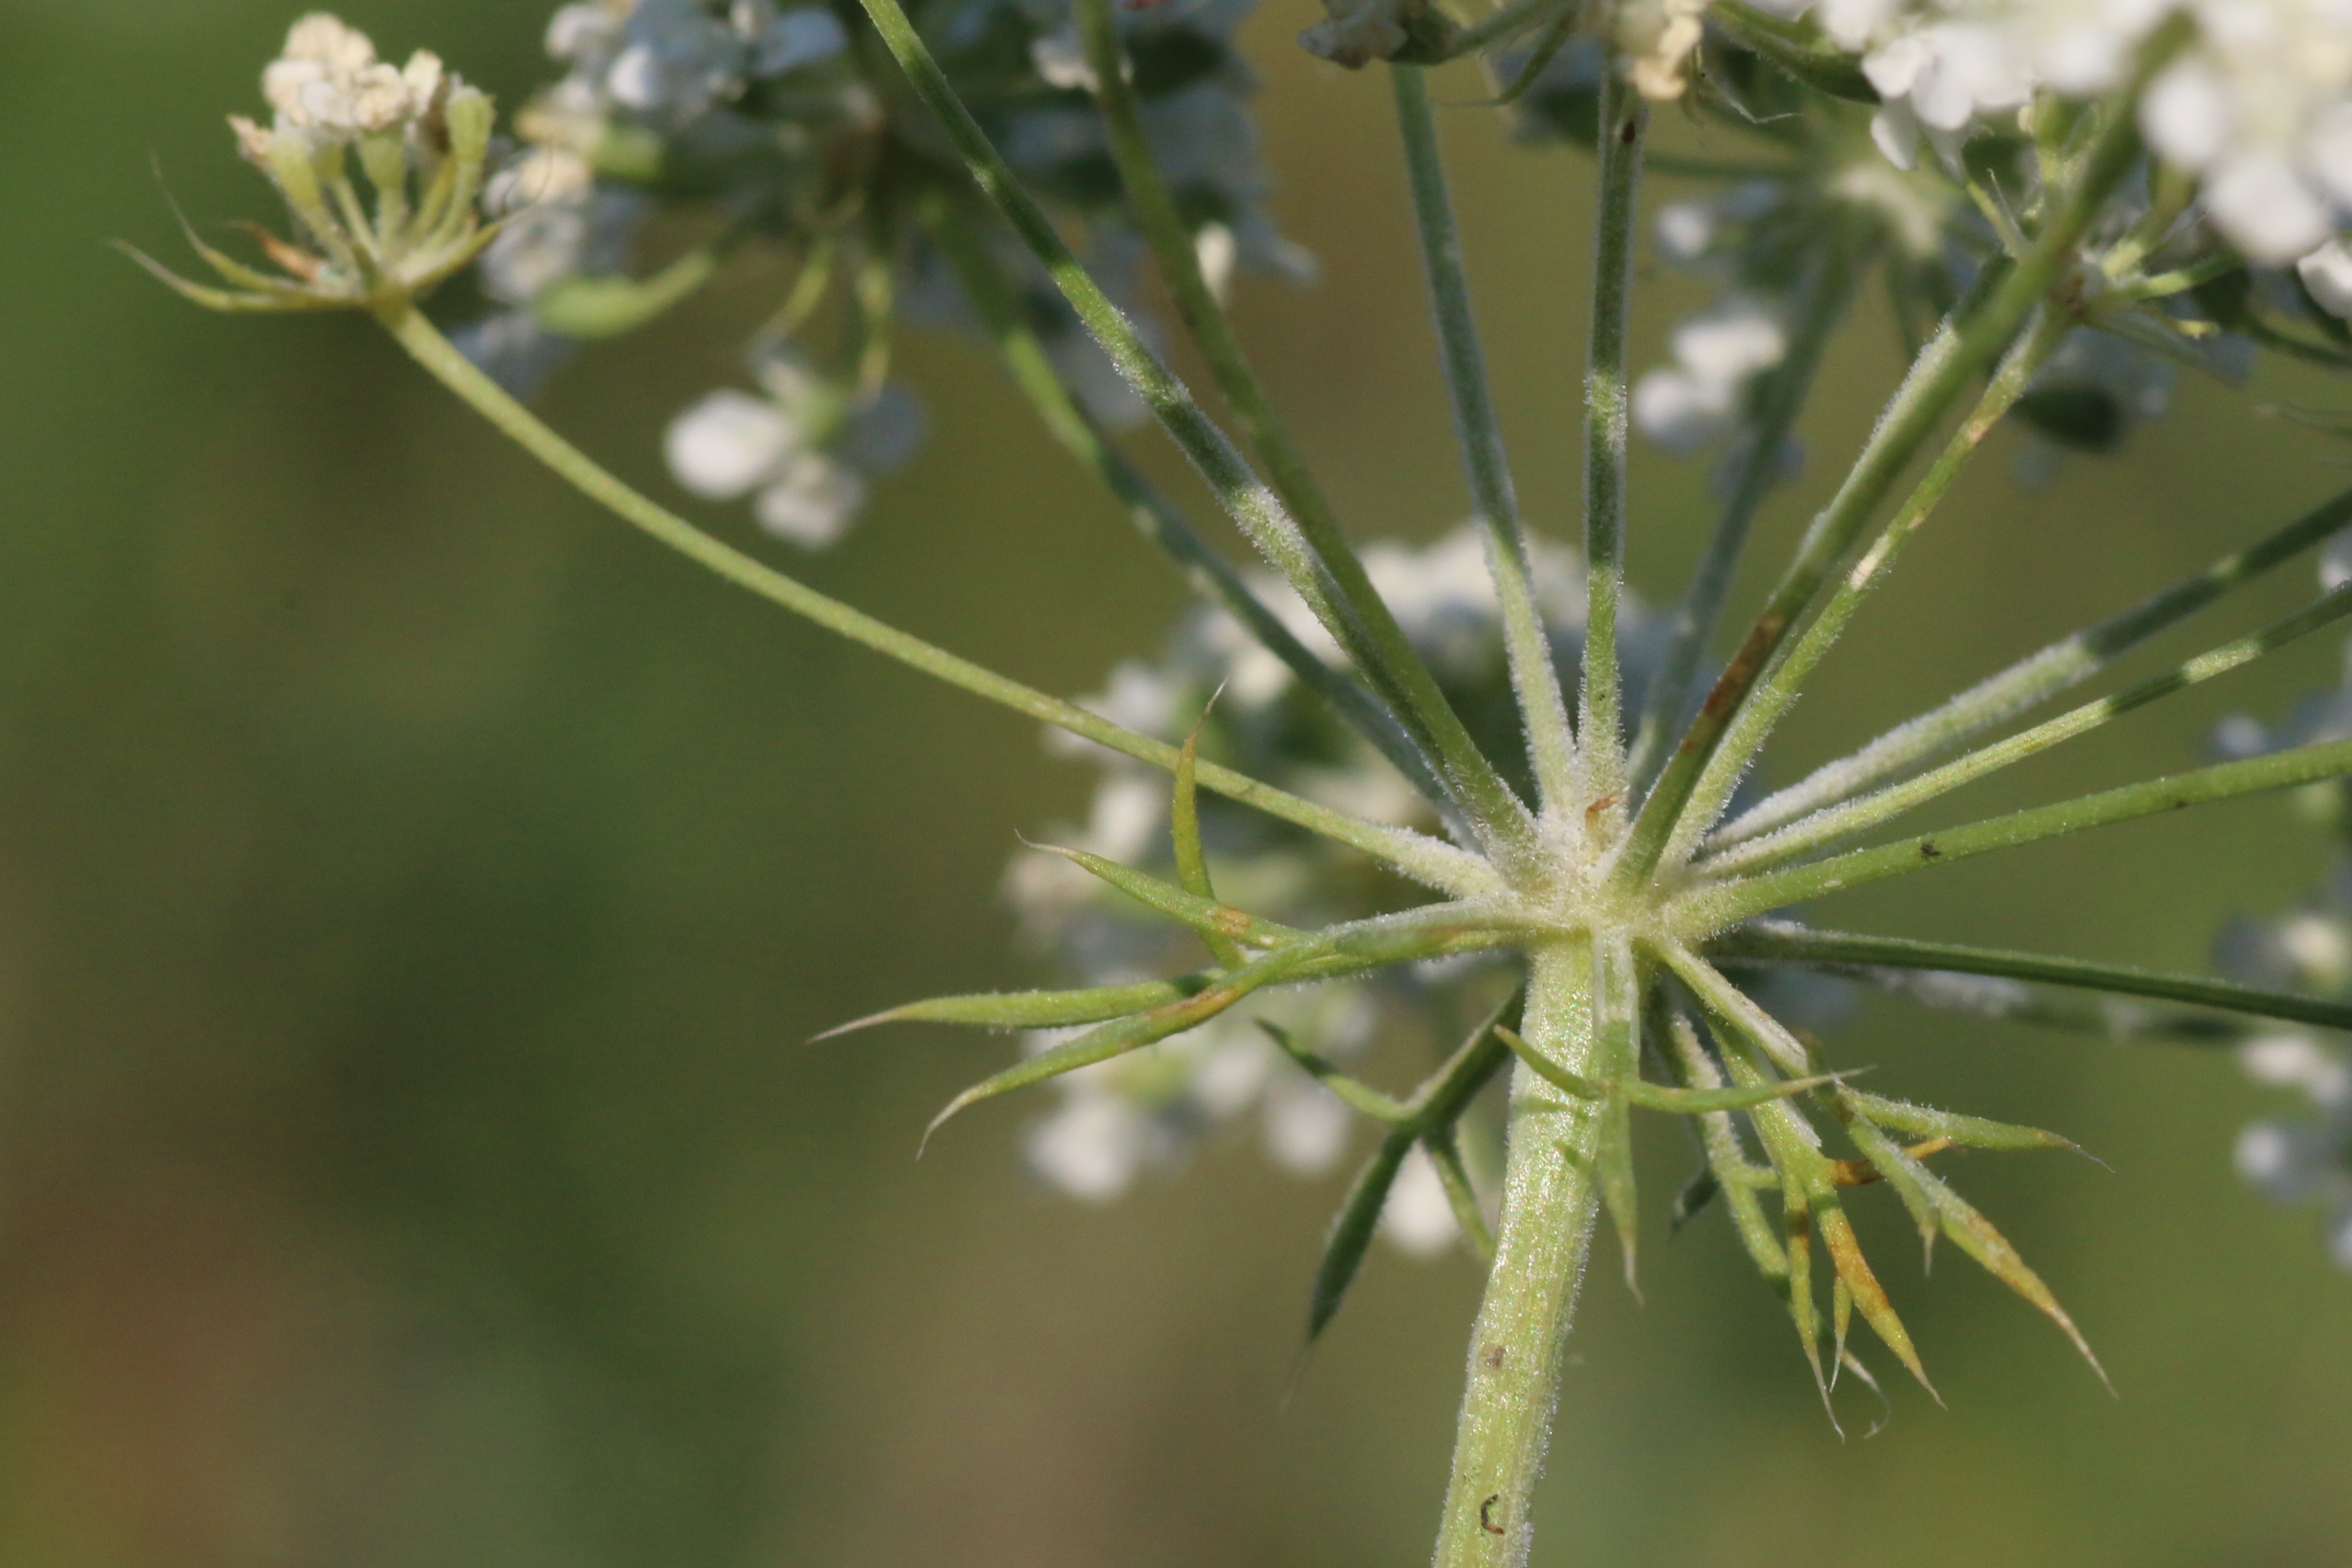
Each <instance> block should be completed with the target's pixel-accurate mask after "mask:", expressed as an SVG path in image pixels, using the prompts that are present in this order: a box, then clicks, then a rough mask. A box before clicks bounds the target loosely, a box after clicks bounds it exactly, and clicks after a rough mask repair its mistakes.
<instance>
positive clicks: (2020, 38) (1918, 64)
mask: <svg viewBox="0 0 2352 1568" xmlns="http://www.w3.org/2000/svg"><path fill="white" fill-rule="evenodd" d="M1763 4H1764V5H1765V7H1766V8H1767V9H1769V10H1772V11H1775V12H1778V13H1779V14H1780V15H1782V16H1802V15H1806V14H1808V13H1810V14H1811V15H1812V16H1815V17H1816V18H1817V19H1818V21H1819V22H1820V25H1821V26H1822V31H1823V32H1824V33H1825V34H1827V36H1828V37H1829V38H1830V39H1831V40H1832V42H1834V43H1835V44H1836V45H1838V46H1839V47H1842V48H1844V49H1847V50H1850V51H1852V52H1854V53H1856V54H1859V55H1860V56H1861V57H1862V64H1863V70H1864V74H1865V75H1866V76H1867V77H1868V78H1869V79H1870V83H1871V85H1872V86H1873V87H1874V88H1875V89H1877V91H1878V93H1879V96H1880V98H1881V99H1882V100H1883V107H1882V108H1881V110H1880V111H1879V114H1878V118H1877V121H1876V124H1875V126H1874V132H1875V134H1876V136H1877V139H1878V142H1879V144H1880V146H1881V147H1882V148H1883V149H1884V150H1885V153H1886V154H1887V156H1888V157H1890V158H1892V159H1893V160H1895V162H1896V163H1899V164H1902V165H1904V166H1906V167H1908V166H1909V164H1910V162H1911V160H1912V159H1913V157H1914V156H1915V155H1916V148H1917V144H1918V142H1919V139H1920V138H1921V136H1922V135H1923V134H1924V135H1925V136H1926V138H1927V140H1928V142H1930V143H1931V144H1933V145H1934V146H1935V147H1936V149H1937V152H1938V153H1940V154H1941V155H1942V156H1943V157H1944V158H1945V159H1946V161H1947V162H1948V163H1949V162H1953V161H1955V160H1956V159H1957V155H1958V147H1959V143H1960V142H1962V141H1963V140H1965V139H1966V138H1967V136H1968V135H1969V133H1970V132H1972V131H1974V130H1975V129H1977V128H1978V127H1979V126H1981V125H1984V124H1988V123H1991V122H1993V121H1999V120H2000V119H2003V118H2005V117H2013V116H2014V115H2015V114H2016V112H2017V110H2020V109H2021V108H2023V107H2024V106H2025V105H2026V104H2027V103H2028V102H2029V101H2030V100H2032V97H2033V95H2034V94H2035V93H2036V92H2038V91H2042V90H2048V91H2051V92H2054V93H2057V94H2059V95H2061V96H2063V97H2068V98H2085V97H2089V96H2092V95H2094V94H2096V93H2099V92H2103V91H2105V90H2106V89H2109V88H2112V87H2114V86H2116V84H2117V83H2118V82H2119V81H2121V80H2122V79H2123V78H2124V76H2125V74H2126V70H2127V69H2128V68H2129V67H2130V65H2131V62H2132V60H2133V58H2135V56H2136V54H2137V51H2138V49H2139V48H2140V47H2141V46H2142V44H2143V43H2145V42H2146V41H2147V39H2148V38H2149V37H2150V36H2151V35H2152V34H2153V33H2154V32H2155V31H2156V30H2157V28H2158V26H2161V25H2162V24H2164V23H2165V22H2166V21H2167V20H2168V18H2170V17H2172V16H2176V15H2179V16H2186V17H2187V18H2188V20H2189V24H2190V28H2191V37H2190V39H2189V43H2188V45H2187V47H2185V48H2184V49H2183V50H2182V51H2181V53H2180V54H2179V56H2178V57H2177V58H2174V59H2173V60H2172V62H2171V63H2170V64H2169V65H2168V66H2167V67H2166V68H2164V70H2163V71H2162V73H2161V74H2160V75H2159V76H2158V78H2157V79H2156V80H2155V81H2154V82H2153V83H2152V84H2151V85H2150V87H2149V89H2148V90H2147V93H2146V95H2145V96H2144V97H2143V98H2142V100H2141V102H2140V106H2139V114H2140V123H2141V127H2142V129H2143V131H2144V132H2145V133H2146V135H2147V141H2148V144H2149V146H2150V147H2151V148H2152V149H2153V150H2154V151H2155V153H2157V154H2158V156H2159V157H2161V158H2162V159H2163V160H2164V161H2165V162H2166V163H2169V164H2172V165H2173V166H2175V167H2178V168H2180V169H2184V170H2187V171H2189V172H2191V173H2193V174H2196V175H2197V176H2198V178H2199V184H2200V194H2201V195H2202V198H2203V202H2204V205H2205V208H2206V210H2207V211H2208V212H2209V213H2210V215H2211V216H2212V217H2213V219H2214V221H2215V222H2216V223H2217V224H2218V225H2219V226H2220V227H2221V230H2222V232H2223V233H2225V234H2227V235H2228V236H2229V237H2230V238H2231V241H2232V242H2233V243H2234V244H2235V245H2237V246H2238V247H2239V248H2240V249H2241V250H2242V251H2243V252H2244V253H2245V254H2246V255H2247V256H2248V257H2249V258H2252V259H2254V260H2256V261H2262V262H2270V263H2285V262H2291V261H2294V260H2296V259H2298V258H2302V257H2305V256H2307V255H2309V254H2310V253H2312V252H2313V251H2315V250H2317V249H2318V248H2319V247H2322V246H2323V245H2325V244H2326V242H2327V241H2328V240H2329V239H2330V238H2331V237H2332V236H2333V233H2334V231H2335V229H2336V226H2337V224H2338V222H2339V221H2340V220H2341V219H2342V218H2343V217H2344V216H2346V215H2347V214H2352V0H1763Z"/></svg>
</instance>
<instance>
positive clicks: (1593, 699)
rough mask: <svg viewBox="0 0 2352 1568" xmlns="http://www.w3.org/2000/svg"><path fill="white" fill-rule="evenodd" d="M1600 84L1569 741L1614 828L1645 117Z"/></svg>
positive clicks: (1627, 87)
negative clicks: (1578, 636)
mask: <svg viewBox="0 0 2352 1568" xmlns="http://www.w3.org/2000/svg"><path fill="white" fill-rule="evenodd" d="M1601 83H1602V85H1601V117H1600V132H1599V136H1600V146H1599V148H1598V149H1597V151H1598V153H1599V156H1600V161H1601V195H1600V206H1599V211H1598V213H1597V214H1596V216H1595V218H1594V224H1593V258H1592V337H1591V345H1590V348H1589V350H1588V353H1587V359H1586V364H1585V372H1584V574H1585V576H1584V581H1585V617H1584V680H1583V683H1582V686H1581V688H1580V691H1579V694H1578V698H1577V732H1578V735H1579V737H1580V746H1581V752H1582V760H1583V763H1584V783H1585V790H1586V800H1587V802H1588V803H1589V804H1588V808H1593V807H1597V808H1598V809H1599V812H1600V814H1601V816H1602V817H1603V820H1604V821H1606V822H1608V823H1610V824H1612V825H1614V824H1622V823H1623V821H1624V820H1625V815H1626V813H1625V736H1624V718H1623V707H1624V680H1623V678H1622V674H1621V673H1620V671H1619V669H1618V667H1617V602H1618V599H1619V597H1620V595H1621V594H1622V590H1623V588H1624V584H1625V426H1626V401H1627V387H1626V379H1625V333H1626V328H1627V325H1628V321H1629V318H1630V316H1631V313H1632V307H1633V211H1634V205H1635V203H1636V201H1637V199H1638V198H1639V196H1640V195H1641V186H1642V138H1643V132H1645V131H1646V130H1647V129H1648V126H1649V122H1650V110H1649V105H1648V104H1647V103H1646V102H1645V101H1644V100H1643V97H1642V95H1641V94H1640V93H1639V92H1636V91H1635V90H1634V89H1633V84H1632V83H1631V82H1630V81H1628V80H1626V79H1625V77H1624V75H1623V73H1622V72H1621V71H1618V70H1616V69H1613V68H1612V69H1610V70H1608V71H1607V72H1605V73H1604V75H1603V76H1602V78H1601ZM1612 837H1613V835H1612Z"/></svg>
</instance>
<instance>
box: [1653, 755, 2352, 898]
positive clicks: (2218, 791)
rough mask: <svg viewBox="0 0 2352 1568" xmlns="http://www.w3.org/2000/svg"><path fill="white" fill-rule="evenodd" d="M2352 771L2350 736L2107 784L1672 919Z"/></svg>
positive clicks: (1721, 893) (1768, 882)
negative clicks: (2136, 781)
mask: <svg viewBox="0 0 2352 1568" xmlns="http://www.w3.org/2000/svg"><path fill="white" fill-rule="evenodd" d="M2344 773H2352V741H2329V742H2324V743H2322V744H2319V745H2315V746H2299V747H2297V748H2295V749H2294V751H2291V752H2279V753H2277V754H2276V755H2274V756H2268V757H2254V758H2251V759H2249V760H2247V761H2245V762H2242V763H2220V764H2218V765H2217V766H2214V767H2210V768H2198V769H2196V770H2194V771H2192V772H2189V773H2175V774H2173V775H2172V776H2171V777H2169V778H2160V779H2148V780H2147V781H2145V782H2143V783H2140V784H2126V785H2124V786H2123V787H2122V788H2120V789H2111V790H2103V791H2101V792H2100V793H2098V794H2096V795H2084V796H2082V797H2081V798H2079V799H2076V800H2067V801H2060V802H2059V803H2058V804H2056V805H2042V806H2035V807H2032V809H2030V810H2026V811H2016V812H2011V813H2010V814H2009V815H2007V816H1995V817H1990V818H1987V819H1986V820H1984V821H1981V822H1971V823H1967V824H1964V825H1962V826H1958V827H1949V828H1946V829H1944V830H1943V831H1941V832H1938V833H1927V834H1921V835H1919V836H1918V837H1914V838H1904V839H1898V840H1896V841H1895V843H1892V844H1883V845H1880V846H1878V847H1875V848H1871V849H1855V850H1852V851H1849V852H1848V853H1846V854H1843V855H1833V856H1832V857H1830V858H1828V859H1826V860H1815V861H1812V862H1811V863H1809V864H1806V865H1802V866H1791V867H1790V868H1787V869H1785V870H1780V871H1771V872H1767V873H1766V874H1765V875H1763V876H1761V877H1749V878H1744V879H1736V880H1732V881H1727V882H1717V883H1712V884H1706V883H1702V884H1701V885H1700V886H1698V887H1696V888H1695V889H1692V890H1691V891H1689V892H1687V893H1685V894H1683V895H1681V896H1680V897H1679V898H1677V899H1675V900H1673V902H1671V903H1669V904H1668V905H1667V907H1666V915H1667V918H1668V919H1669V920H1670V921H1673V922H1674V923H1675V924H1677V925H1679V926H1681V927H1683V928H1684V929H1686V930H1687V929H1701V930H1705V929H1713V930H1716V931H1721V930H1723V929H1725V928H1726V927H1728V926H1731V925H1736V924H1737V923H1738V922H1739V921H1744V920H1749V919H1752V918H1753V917H1755V916H1757V915H1760V914H1765V913H1768V912H1769V911H1770V910H1777V909H1780V908H1782V907H1784V906H1786V905H1789V904H1794V903H1800V902H1802V901H1803V900H1807V899H1815V898H1819V897H1821V896H1822V895H1823V894H1825V893H1835V892H1840V891H1843V889H1848V888H1858V887H1861V886H1863V885H1864V883H1868V882H1875V881H1878V880H1880V879H1883V878H1886V877H1899V876H1901V875H1903V874H1904V873H1906V872H1907V871H1916V870H1918V869H1920V868H1922V867H1926V866H1937V865H1942V864H1945V863H1946V862H1948V861H1953V860H1965V859H1968V858H1969V857H1971V856H1975V855H1984V854H1989V853H1990V852H1991V851H1993V850H1995V849H2011V848H2015V847H2018V846H2020V845H2025V844H2032V843H2037V842H2039V841H2040V840H2042V839H2044V838H2056V837H2062V836H2063V835H2065V834H2069V833H2080V832H2082V831H2084V829H2085V828H2092V827H2105V826H2109V825H2110V824H2113V823H2117V822H2130V821H2132V820H2134V819H2135V818H2137V817H2142V816H2157V815H2158V814H2159V813H2162V812H2167V811H2180V810H2184V809H2186V808H2187V807H2189V806H2192V805H2208V804H2210V803H2211V802H2214V801H2220V800H2231V799H2234V798H2236V797H2237V796H2239V795H2259V794H2262V793H2263V792H2265V791H2268V790H2277V789H2289V788H2292V787H2293V786H2294V785H2296V784H2315V783H2317V782H2319V781H2320V780H2322V779H2330V778H2336V777H2339V776H2341V775H2342V774H2344Z"/></svg>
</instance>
